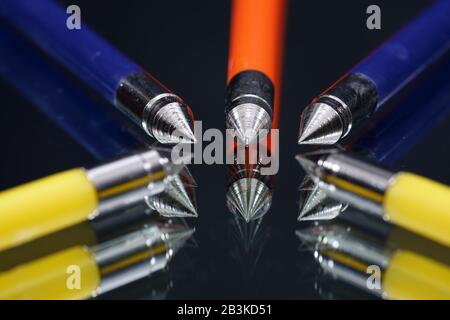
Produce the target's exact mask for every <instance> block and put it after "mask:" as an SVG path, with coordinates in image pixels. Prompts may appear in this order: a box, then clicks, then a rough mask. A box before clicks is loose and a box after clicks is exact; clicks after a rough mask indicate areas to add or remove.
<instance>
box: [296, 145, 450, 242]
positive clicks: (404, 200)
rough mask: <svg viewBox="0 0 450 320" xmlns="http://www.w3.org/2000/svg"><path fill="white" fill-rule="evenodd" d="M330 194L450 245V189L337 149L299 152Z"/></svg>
mask: <svg viewBox="0 0 450 320" xmlns="http://www.w3.org/2000/svg"><path fill="white" fill-rule="evenodd" d="M297 160H298V161H299V162H300V164H301V165H302V167H303V168H304V169H305V171H306V172H307V173H308V174H310V175H311V176H312V177H313V179H314V180H315V181H316V183H317V184H318V186H319V188H321V189H322V190H324V191H325V192H326V193H327V194H328V195H329V196H330V197H331V198H334V199H337V200H340V201H343V202H348V203H349V204H350V205H352V206H354V207H357V208H359V209H361V210H363V211H365V212H368V213H371V214H375V215H377V216H379V217H381V218H383V219H384V220H387V221H390V222H392V223H394V224H398V225H400V226H402V227H404V228H406V229H409V230H412V231H414V232H417V233H419V234H421V235H424V236H425V237H428V238H430V239H433V240H435V241H438V242H441V243H443V244H445V245H447V246H450V187H448V186H446V185H444V184H441V183H438V182H435V181H433V180H430V179H427V178H424V177H421V176H418V175H415V174H412V173H407V172H398V173H393V172H390V171H387V170H384V169H382V168H379V167H377V166H375V165H372V164H368V163H366V162H364V161H362V160H358V159H356V158H354V157H351V156H349V155H347V154H344V153H343V152H341V151H338V150H335V149H333V150H328V151H316V152H310V153H308V154H304V155H299V156H297Z"/></svg>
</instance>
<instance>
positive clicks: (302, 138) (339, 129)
mask: <svg viewBox="0 0 450 320" xmlns="http://www.w3.org/2000/svg"><path fill="white" fill-rule="evenodd" d="M343 134H344V124H343V122H342V119H341V117H340V116H339V113H338V112H337V111H336V110H334V109H333V108H332V107H330V106H329V105H327V104H325V103H314V104H312V105H310V106H308V107H306V109H305V110H304V111H303V112H302V115H301V119H300V130H299V138H298V144H305V145H307V144H308V145H309V144H312V145H317V144H319V145H330V144H335V143H336V142H338V141H339V139H340V138H341V137H342V135H343Z"/></svg>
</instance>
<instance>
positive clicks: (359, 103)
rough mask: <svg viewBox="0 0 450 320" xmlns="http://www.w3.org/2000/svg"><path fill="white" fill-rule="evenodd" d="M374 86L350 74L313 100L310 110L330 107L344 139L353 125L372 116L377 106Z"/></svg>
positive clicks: (354, 74) (361, 77) (357, 75)
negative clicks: (334, 112) (336, 115)
mask: <svg viewBox="0 0 450 320" xmlns="http://www.w3.org/2000/svg"><path fill="white" fill-rule="evenodd" d="M377 100H378V97H377V89H376V86H375V84H374V83H373V82H372V80H370V79H369V78H367V77H366V76H365V75H363V74H360V73H351V74H349V75H347V76H346V77H344V78H343V79H342V80H340V81H339V82H337V83H336V84H335V85H333V86H332V87H331V88H330V89H328V90H326V91H325V92H324V93H323V94H322V95H320V96H319V97H318V98H316V99H314V101H313V103H312V108H314V106H316V105H318V104H326V105H328V106H330V107H332V108H333V109H334V110H335V111H336V112H337V113H338V114H339V117H340V119H341V122H342V128H343V130H342V136H341V138H343V137H345V136H346V135H347V134H348V133H349V132H350V130H351V128H352V126H353V124H354V123H355V122H357V121H360V120H361V119H364V118H367V117H369V116H371V115H372V113H373V112H374V110H375V107H376V105H377Z"/></svg>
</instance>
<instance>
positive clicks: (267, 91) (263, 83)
mask: <svg viewBox="0 0 450 320" xmlns="http://www.w3.org/2000/svg"><path fill="white" fill-rule="evenodd" d="M274 91H275V90H274V86H273V83H272V81H271V80H270V79H269V77H267V76H266V75H265V74H264V73H262V72H260V71H257V70H246V71H242V72H239V73H238V74H236V75H235V76H234V77H233V78H232V79H231V80H230V83H229V84H228V87H227V94H226V101H225V113H228V112H229V111H230V110H231V109H233V108H234V107H236V106H238V105H241V104H243V103H253V104H256V105H258V106H260V107H261V108H263V109H264V110H266V111H267V113H268V114H269V115H270V116H272V114H273V99H274Z"/></svg>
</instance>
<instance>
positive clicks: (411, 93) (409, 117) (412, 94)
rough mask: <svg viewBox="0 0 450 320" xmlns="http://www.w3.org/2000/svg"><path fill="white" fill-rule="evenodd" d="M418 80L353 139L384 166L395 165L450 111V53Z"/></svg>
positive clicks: (351, 144)
mask: <svg viewBox="0 0 450 320" xmlns="http://www.w3.org/2000/svg"><path fill="white" fill-rule="evenodd" d="M434 69H435V70H433V71H432V72H431V73H430V74H427V75H426V76H425V77H423V78H421V79H420V80H419V81H416V82H415V83H414V84H413V85H412V87H411V88H408V90H407V92H405V93H406V95H405V96H403V95H402V96H401V99H400V101H398V102H396V103H395V105H394V106H393V108H392V110H390V113H389V114H387V115H384V116H383V118H382V119H380V120H379V121H378V122H376V123H374V125H373V126H371V127H369V128H367V130H366V131H365V132H363V133H361V134H360V135H358V136H357V137H355V139H354V141H352V142H350V148H352V149H354V150H359V151H361V152H362V153H364V154H366V155H368V156H369V157H370V158H372V159H374V160H376V161H377V162H379V163H380V164H383V165H385V166H391V165H394V164H395V163H396V162H397V161H399V160H400V159H401V158H402V157H403V156H404V155H405V154H406V153H407V152H408V151H409V150H410V149H411V148H412V147H413V146H414V145H415V144H417V143H418V142H419V141H420V140H421V139H422V138H423V137H424V136H425V135H426V134H427V133H428V132H429V131H430V130H432V129H433V128H434V127H435V126H436V125H437V124H438V123H439V122H440V121H442V120H443V119H445V117H446V116H448V115H449V113H450V76H449V75H450V53H449V54H447V55H446V57H445V59H444V61H442V63H440V64H439V65H437V66H436V68H434Z"/></svg>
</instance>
